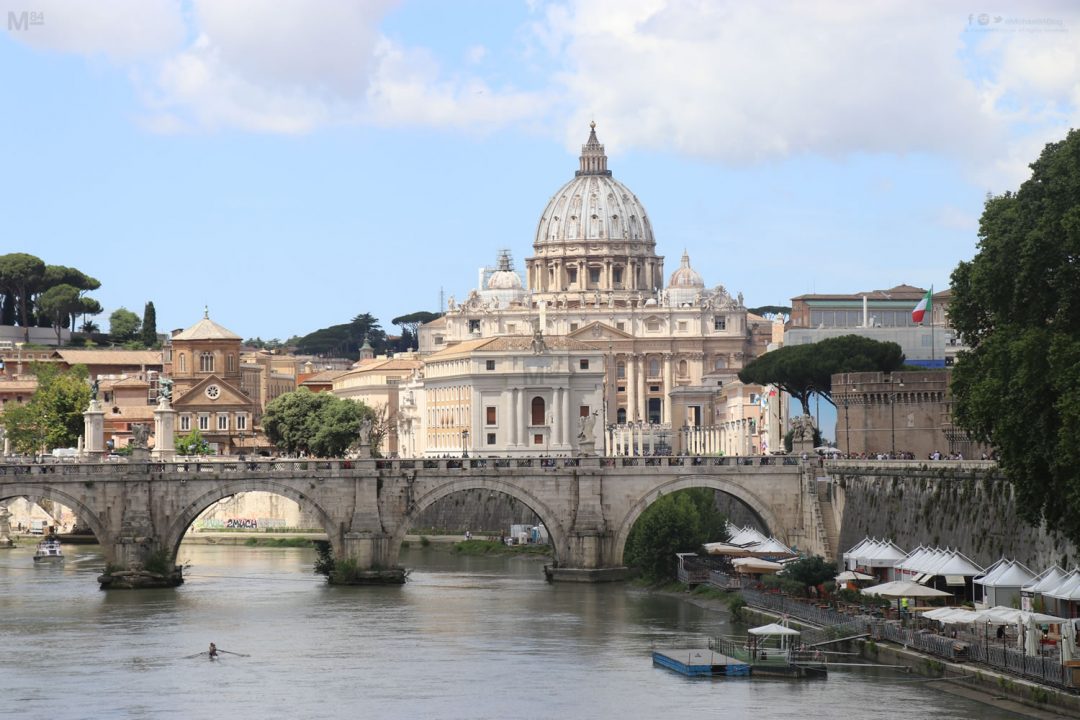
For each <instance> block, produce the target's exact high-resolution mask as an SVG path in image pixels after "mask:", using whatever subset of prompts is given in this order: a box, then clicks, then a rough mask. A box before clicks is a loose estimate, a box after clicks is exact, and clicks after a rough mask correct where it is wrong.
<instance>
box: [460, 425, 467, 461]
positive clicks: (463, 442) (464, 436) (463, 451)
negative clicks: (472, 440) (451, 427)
mask: <svg viewBox="0 0 1080 720" xmlns="http://www.w3.org/2000/svg"><path fill="white" fill-rule="evenodd" d="M461 457H463V458H467V457H469V431H468V430H462V431H461Z"/></svg>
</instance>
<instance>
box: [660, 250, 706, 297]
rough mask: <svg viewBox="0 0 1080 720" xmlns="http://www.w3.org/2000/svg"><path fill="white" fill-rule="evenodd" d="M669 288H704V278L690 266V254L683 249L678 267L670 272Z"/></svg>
mask: <svg viewBox="0 0 1080 720" xmlns="http://www.w3.org/2000/svg"><path fill="white" fill-rule="evenodd" d="M668 287H669V288H704V287H705V280H704V279H702V277H701V273H699V272H698V271H697V270H695V269H694V268H692V267H690V256H689V255H688V254H687V253H686V251H685V250H683V255H682V262H681V263H680V265H679V269H678V270H676V271H675V272H673V273H671V281H670V282H669V283H668Z"/></svg>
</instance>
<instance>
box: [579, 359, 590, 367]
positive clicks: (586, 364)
mask: <svg viewBox="0 0 1080 720" xmlns="http://www.w3.org/2000/svg"><path fill="white" fill-rule="evenodd" d="M578 367H579V368H580V369H582V370H588V369H589V361H588V360H585V359H584V358H583V359H581V360H578Z"/></svg>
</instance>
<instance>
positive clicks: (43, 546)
mask: <svg viewBox="0 0 1080 720" xmlns="http://www.w3.org/2000/svg"><path fill="white" fill-rule="evenodd" d="M34 562H36V563H58V562H64V553H63V552H61V550H60V540H59V539H57V538H54V537H49V538H45V539H44V540H42V541H41V542H39V543H38V546H37V550H36V551H35V552H34Z"/></svg>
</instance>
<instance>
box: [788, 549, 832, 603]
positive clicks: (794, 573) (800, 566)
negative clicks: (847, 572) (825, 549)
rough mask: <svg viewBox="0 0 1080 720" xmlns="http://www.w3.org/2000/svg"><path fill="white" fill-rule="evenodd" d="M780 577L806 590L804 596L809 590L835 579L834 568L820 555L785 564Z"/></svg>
mask: <svg viewBox="0 0 1080 720" xmlns="http://www.w3.org/2000/svg"><path fill="white" fill-rule="evenodd" d="M780 575H782V576H783V577H785V578H787V579H789V580H793V581H795V582H797V583H799V584H800V585H802V586H803V587H804V588H806V590H807V592H806V593H805V594H807V595H809V594H810V592H809V589H810V588H816V587H817V586H819V585H821V584H822V583H826V582H828V581H829V580H832V579H833V578H834V577H836V566H835V565H832V564H831V563H829V562H828V561H827V560H825V558H823V557H821V556H820V555H814V556H813V557H801V558H797V559H795V560H792V561H791V562H789V563H785V565H784V569H783V570H781V571H780Z"/></svg>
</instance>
